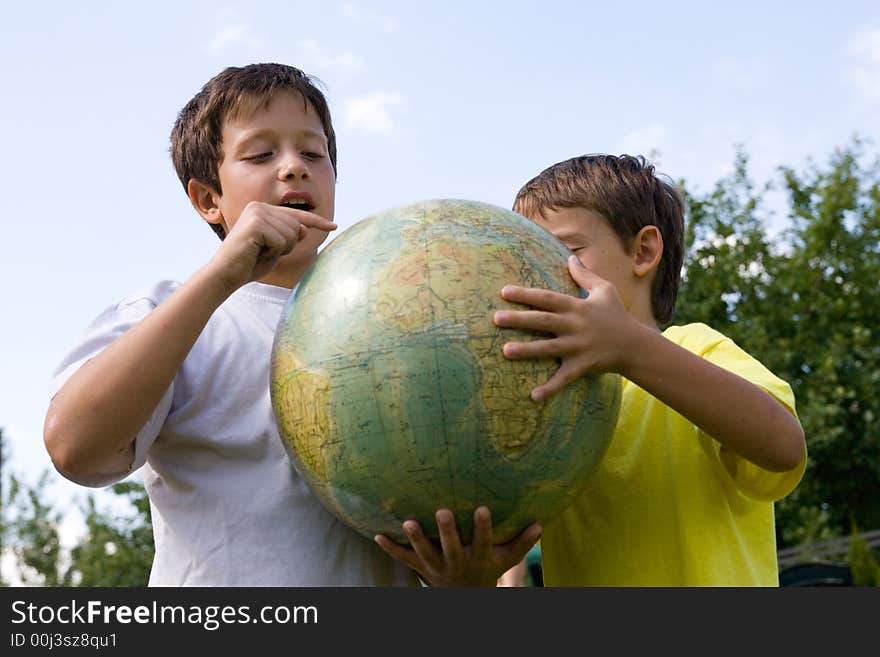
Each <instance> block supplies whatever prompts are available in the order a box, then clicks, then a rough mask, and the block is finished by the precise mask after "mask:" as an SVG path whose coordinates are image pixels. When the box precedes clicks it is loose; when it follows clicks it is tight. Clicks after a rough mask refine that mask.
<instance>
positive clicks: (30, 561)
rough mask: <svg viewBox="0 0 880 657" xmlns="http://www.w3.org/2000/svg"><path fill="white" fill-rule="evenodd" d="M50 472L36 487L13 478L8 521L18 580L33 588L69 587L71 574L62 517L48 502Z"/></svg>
mask: <svg viewBox="0 0 880 657" xmlns="http://www.w3.org/2000/svg"><path fill="white" fill-rule="evenodd" d="M48 476H49V473H48V471H46V472H44V473H43V474H42V476H41V477H40V478H39V480H38V481H37V483H36V484H35V485H33V486H29V485H28V484H26V483H24V482H22V481H21V480H19V479H18V477H16V476H15V475H13V474H10V475H9V494H8V498H7V500H8V505H5V506H4V510H7V511H11V513H10V515H9V516H8V519H7V530H8V533H9V538H10V541H9V542H10V547H11V549H12V553H13V554H14V555H15V560H16V564H17V568H18V576H19V579H20V580H21V582H22V583H23V584H25V585H29V586H69V585H70V584H71V580H70V578H69V570H68V569H66V568H65V567H64V566H63V564H62V563H61V556H62V552H61V541H60V538H59V533H58V528H59V526H60V524H61V514H60V513H59V512H58V511H56V510H54V509H53V508H52V506H51V505H50V504H49V503H48V502H47V501H46V495H45V491H46V485H47V482H48Z"/></svg>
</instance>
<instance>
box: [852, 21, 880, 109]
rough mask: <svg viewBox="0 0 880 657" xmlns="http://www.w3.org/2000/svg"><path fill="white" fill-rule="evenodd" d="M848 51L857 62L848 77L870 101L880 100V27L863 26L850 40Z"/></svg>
mask: <svg viewBox="0 0 880 657" xmlns="http://www.w3.org/2000/svg"><path fill="white" fill-rule="evenodd" d="M847 51H848V53H849V54H850V56H851V57H852V58H853V59H855V60H856V61H855V63H854V64H853V65H852V66H851V67H850V68H849V70H847V72H846V77H847V79H848V80H849V82H850V83H852V85H853V86H854V87H855V88H856V91H857V92H858V93H859V95H860V96H861V97H862V98H863V99H864V100H866V101H868V102H872V103H873V102H880V27H870V28H862V29H860V30H859V31H858V32H856V33H855V34H854V35H853V36H852V38H851V39H850V41H849V44H848V46H847Z"/></svg>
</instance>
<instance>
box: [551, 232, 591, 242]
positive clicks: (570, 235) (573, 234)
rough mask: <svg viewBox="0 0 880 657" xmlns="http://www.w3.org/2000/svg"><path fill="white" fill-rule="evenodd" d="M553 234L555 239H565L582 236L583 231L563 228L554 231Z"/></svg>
mask: <svg viewBox="0 0 880 657" xmlns="http://www.w3.org/2000/svg"><path fill="white" fill-rule="evenodd" d="M554 235H556V238H557V239H559V240H563V241H564V240H567V239H571V238H573V237H574V238H578V237H583V236H584V235H583V233H581V232H580V231H577V230H563V231H560V232H558V233H554Z"/></svg>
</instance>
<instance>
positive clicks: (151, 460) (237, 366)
mask: <svg viewBox="0 0 880 657" xmlns="http://www.w3.org/2000/svg"><path fill="white" fill-rule="evenodd" d="M177 287H178V284H177V283H174V282H170V281H163V282H160V283H157V284H156V285H154V286H152V287H150V288H148V289H146V290H144V291H142V292H140V293H138V294H134V295H132V296H129V297H127V298H125V299H123V300H122V301H121V302H120V303H118V304H117V305H115V306H112V307H110V308H108V309H107V310H105V311H104V312H103V313H101V314H100V315H99V316H98V317H97V318H96V319H95V321H94V322H93V323H92V325H91V326H90V327H89V329H88V330H87V332H86V333H85V335H84V336H83V337H82V339H81V341H80V342H79V344H77V345H76V346H75V347H74V348H73V349H72V350H71V351H70V353H69V354H68V355H67V356H66V357H65V358H64V360H63V361H62V362H61V364H60V365H59V367H58V368H57V370H56V373H55V376H54V378H53V380H52V383H51V388H50V392H51V394H52V395H54V394H55V393H56V392H57V391H58V390H59V389H60V388H61V386H62V385H63V384H64V382H65V381H67V379H68V378H69V377H70V376H71V375H72V374H73V373H74V372H75V371H76V370H77V369H78V368H79V367H81V366H82V365H83V363H85V362H86V361H87V360H88V359H90V358H92V357H93V356H95V355H96V354H97V353H98V352H100V351H101V350H102V349H103V348H104V347H106V346H107V345H108V344H110V343H111V342H112V341H113V340H115V339H116V338H117V337H119V336H120V335H122V334H123V333H124V332H125V331H126V330H128V329H129V328H131V327H132V326H133V325H135V324H137V323H138V322H139V321H140V320H142V319H143V318H144V317H145V316H146V315H147V314H149V313H150V312H151V311H152V310H153V309H154V308H155V307H156V306H157V305H158V304H159V303H161V302H162V300H164V299H165V298H167V297H168V296H169V295H170V294H171V293H172V292H173V291H174V290H175V289H176V288H177ZM289 294H290V290H288V289H286V288H280V287H274V286H271V285H264V284H262V283H249V284H248V285H245V286H244V287H242V288H241V289H239V290H238V291H236V292H235V293H234V294H233V295H232V296H230V297H229V299H228V300H227V301H226V302H225V303H223V305H222V306H221V307H220V308H218V309H217V311H215V313H214V314H213V316H212V317H211V319H210V320H209V322H208V324H207V325H206V327H205V329H204V331H203V332H202V334H201V335H200V336H199V338H198V340H197V341H196V343H195V344H194V345H193V348H192V350H191V351H190V353H189V355H188V356H187V358H186V360H185V361H184V363H183V365H182V366H181V368H180V370H179V371H178V373H177V376H176V377H175V379H174V381H173V383H172V385H171V386H170V387H169V389H168V391H167V392H166V393H165V395H164V397H163V398H162V401H161V402H160V403H159V406H158V407H157V409H156V411H155V412H154V413H153V417H152V418H151V419H150V420H149V422H148V423H147V424H146V426H144V428H143V429H142V430H141V432H140V433H139V434H138V436H137V439H136V440H135V448H134V450H133V453H132V463H131V467H130V469H128V470H125V471H120V472H108V473H105V474H102V475H101V476H99V477H95V478H92V479H90V480H87V481H86V480H78V481H77V483H79V484H82V485H85V486H92V487H98V486H106V485H109V484H111V483H115V482H116V481H119V480H121V479H123V478H124V477H126V476H127V475H129V474H130V473H131V472H133V471H135V470H136V469H138V468H140V467H142V466H143V479H144V484H145V486H146V489H147V493H148V494H149V497H150V503H151V509H152V518H153V533H154V537H155V543H156V553H155V558H154V560H153V567H152V571H151V573H150V586H398V585H400V586H407V585H414V586H417V585H418V580H417V579H416V576H415V574H414V573H413V572H412V571H411V570H410V569H408V568H407V567H406V566H404V565H402V564H400V563H398V562H396V561H394V560H393V559H392V558H391V557H389V556H388V555H386V554H385V553H384V552H383V551H382V550H381V549H380V548H379V546H378V545H376V544H375V543H374V542H373V541H371V540H370V539H368V538H366V537H364V536H361V535H360V534H358V533H356V532H355V531H354V530H352V529H350V528H349V527H348V526H347V525H345V524H344V523H342V522H341V521H340V520H339V519H337V518H336V517H335V516H334V515H332V514H331V513H330V512H328V511H327V510H326V509H325V508H324V507H323V506H322V505H321V503H320V502H319V501H318V499H317V498H315V497H314V496H313V495H312V493H311V492H310V491H309V489H308V488H307V486H306V484H305V482H304V481H303V480H302V479H301V478H300V477H299V476H298V475H297V473H296V471H295V469H294V468H293V466H292V465H291V462H290V460H289V458H288V456H287V453H286V451H285V449H284V446H283V444H282V442H281V437H280V436H279V434H278V431H277V429H276V425H275V418H274V415H273V411H272V404H271V399H270V396H269V363H270V356H271V349H272V342H273V340H274V337H275V327H276V325H277V323H278V321H279V319H280V317H281V312H282V310H283V308H284V304H285V302H286V301H287V297H288V295H289ZM62 474H63V475H64V474H65V473H62ZM65 476H68V475H65Z"/></svg>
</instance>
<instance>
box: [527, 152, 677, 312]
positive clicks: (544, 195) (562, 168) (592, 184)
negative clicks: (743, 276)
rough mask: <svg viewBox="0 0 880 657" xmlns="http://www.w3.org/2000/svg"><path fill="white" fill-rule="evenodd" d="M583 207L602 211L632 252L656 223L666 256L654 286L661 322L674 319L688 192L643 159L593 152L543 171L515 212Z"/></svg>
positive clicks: (530, 213)
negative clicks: (647, 228)
mask: <svg viewBox="0 0 880 657" xmlns="http://www.w3.org/2000/svg"><path fill="white" fill-rule="evenodd" d="M575 207H581V208H586V209H589V210H594V211H595V212H598V213H599V214H601V215H602V216H603V217H604V218H605V219H606V220H607V221H608V223H609V225H610V226H611V228H612V230H614V232H615V233H616V234H617V236H618V237H619V238H620V241H621V243H622V244H623V247H624V249H626V250H627V252H629V249H630V245H631V244H632V240H633V238H635V236H636V234H637V233H638V232H639V231H640V230H641V229H642V228H643V227H645V226H651V225H653V226H656V227H657V228H658V229H659V230H660V235H661V236H662V237H663V255H662V257H661V259H660V264H659V266H658V268H657V277H656V278H655V279H654V285H653V288H652V289H651V307H652V310H653V312H654V318H655V319H656V320H657V321H658V322H659V323H661V324H662V323H666V322H669V321H670V320H671V319H672V315H673V311H674V310H675V300H676V298H677V297H678V285H679V282H680V280H681V267H682V263H683V261H684V209H685V206H684V196H683V194H682V193H681V191H680V190H679V188H678V187H677V186H676V185H675V184H674V183H673V182H672V181H671V180H669V179H668V178H667V177H666V176H662V175H660V174H657V173H655V171H654V166H653V165H652V164H649V163H648V162H647V161H646V160H645V158H644V157H641V156H632V155H620V156H615V155H604V154H592V155H582V156H579V157H574V158H571V159H569V160H565V161H563V162H559V163H557V164H554V165H553V166H551V167H548V168H546V169H544V171H542V172H541V173H539V174H538V175H537V176H535V177H534V178H532V179H531V180H530V181H529V182H527V183H526V184H525V185H523V187H522V188H521V189H520V190H519V192H517V195H516V199H515V200H514V203H513V210H514V211H515V212H518V213H520V214H522V215H525V216H526V217H532V218H534V217H535V216H541V217H543V216H544V211H545V210H558V209H560V208H575Z"/></svg>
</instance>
